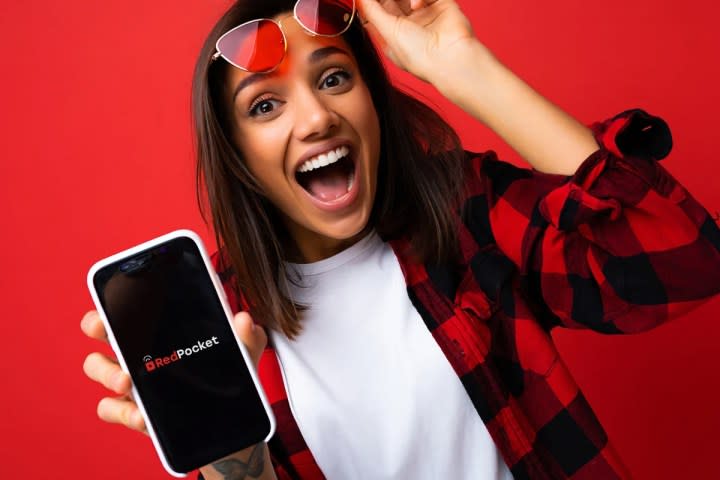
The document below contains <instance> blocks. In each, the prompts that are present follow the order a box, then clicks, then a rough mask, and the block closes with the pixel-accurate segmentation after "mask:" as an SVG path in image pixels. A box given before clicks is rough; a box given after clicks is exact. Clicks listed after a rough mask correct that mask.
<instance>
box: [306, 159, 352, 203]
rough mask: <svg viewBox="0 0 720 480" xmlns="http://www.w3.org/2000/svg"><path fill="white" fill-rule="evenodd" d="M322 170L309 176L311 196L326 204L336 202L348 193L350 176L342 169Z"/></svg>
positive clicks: (326, 168)
mask: <svg viewBox="0 0 720 480" xmlns="http://www.w3.org/2000/svg"><path fill="white" fill-rule="evenodd" d="M333 167H334V165H333V166H329V167H324V168H320V169H318V170H316V171H314V172H312V173H311V174H310V175H309V178H308V182H307V185H306V188H307V191H308V192H310V194H311V195H312V196H313V197H315V198H317V199H320V200H322V201H324V202H330V201H333V200H336V199H338V198H340V197H342V196H343V195H345V194H346V193H347V187H348V176H347V172H345V170H344V169H341V168H337V167H335V168H333Z"/></svg>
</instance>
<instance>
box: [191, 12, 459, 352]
mask: <svg viewBox="0 0 720 480" xmlns="http://www.w3.org/2000/svg"><path fill="white" fill-rule="evenodd" d="M293 5H294V0H263V1H262V2H259V1H250V0H240V1H238V2H236V3H235V4H233V5H232V6H231V7H230V8H229V10H228V11H227V12H226V13H225V14H224V15H223V16H222V17H221V18H220V20H219V21H218V22H217V24H216V25H215V27H214V28H213V29H212V31H211V32H210V34H209V36H208V38H207V39H206V41H205V44H204V45H203V47H202V50H201V51H200V56H199V59H198V61H197V64H196V67H195V74H194V78H193V87H192V113H193V124H194V130H195V142H196V148H197V160H198V163H197V178H196V181H197V185H196V187H197V195H198V202H199V204H200V210H201V212H202V214H203V218H206V216H205V208H204V207H203V205H204V202H203V200H205V199H206V200H207V202H208V203H209V206H210V211H211V214H212V220H213V226H214V230H215V238H216V240H217V243H218V248H219V249H220V265H221V268H229V269H231V270H232V272H233V274H234V275H233V278H234V283H233V284H232V288H233V289H235V290H236V292H235V293H236V294H237V295H238V298H244V299H245V300H246V302H247V304H248V305H249V306H250V311H251V314H252V316H253V318H254V320H255V321H256V322H257V323H259V324H261V325H263V326H266V327H269V328H274V329H277V330H281V331H282V332H283V333H285V334H286V335H287V336H288V337H291V338H292V337H294V336H295V335H297V334H298V333H299V332H300V330H301V326H300V315H301V314H300V312H302V311H303V310H304V308H303V306H302V305H298V304H295V303H294V302H293V301H292V300H291V299H290V298H288V297H287V295H286V294H285V293H284V289H282V288H281V287H280V285H281V282H285V281H286V279H285V278H282V277H283V276H284V273H283V272H284V271H285V269H283V268H281V267H282V262H283V261H284V260H285V259H286V256H285V252H284V251H283V247H282V246H283V244H287V239H288V237H287V236H288V233H287V231H286V229H285V228H284V226H283V223H282V221H280V215H279V212H278V211H277V210H276V208H275V207H274V206H273V205H272V204H271V203H270V202H269V201H268V200H267V198H266V197H265V196H264V195H263V192H262V189H261V188H260V187H259V185H258V183H257V182H256V181H255V180H254V178H253V175H252V174H251V172H250V171H249V170H248V168H247V166H246V165H245V162H244V161H243V156H242V152H240V151H238V149H237V148H236V147H235V145H234V144H233V142H232V141H231V138H232V136H231V130H230V121H229V115H230V112H229V105H225V104H224V102H223V95H222V92H223V85H224V82H225V81H226V80H225V79H226V75H227V69H228V68H234V67H232V66H230V65H229V64H228V63H227V62H225V61H224V60H219V61H215V62H212V61H211V57H212V55H213V53H215V42H216V41H217V39H218V37H220V35H222V34H223V33H225V32H226V31H228V30H230V29H231V28H233V27H235V26H237V25H239V24H241V23H244V22H246V21H248V20H251V19H254V18H272V17H274V16H275V15H278V14H280V13H282V12H286V11H290V10H291V9H292V7H293ZM343 38H344V40H345V41H346V42H347V44H348V45H349V47H350V48H351V50H352V52H353V55H354V56H355V58H356V61H357V63H358V66H359V69H360V73H361V75H362V78H363V80H364V81H365V83H366V84H367V86H368V89H369V91H370V93H371V96H372V101H373V103H374V106H375V110H376V111H377V114H378V118H379V122H380V130H381V148H380V160H379V166H378V183H377V193H376V197H375V203H374V205H373V209H372V212H371V214H370V219H369V225H370V226H373V227H374V228H375V230H376V231H377V232H378V234H379V235H380V237H381V238H383V239H384V240H389V239H393V238H399V237H404V238H407V239H408V240H410V244H411V246H412V253H413V254H414V255H415V256H416V257H417V259H418V261H422V262H426V263H431V264H439V263H442V262H448V261H452V260H454V259H455V258H456V256H457V247H456V244H457V241H456V236H457V233H456V228H457V227H456V225H455V221H456V216H455V215H453V214H452V211H453V210H454V209H455V207H456V200H457V198H458V194H459V193H460V189H461V188H462V178H463V164H464V162H463V161H462V160H463V158H464V152H463V150H462V147H461V145H460V141H459V139H458V137H457V134H456V133H455V132H454V130H453V129H452V128H451V127H450V126H449V125H448V124H447V123H446V122H445V121H444V120H443V119H442V118H441V117H440V116H439V115H438V114H437V113H435V112H434V111H433V110H432V109H431V108H429V107H428V106H427V105H425V104H424V103H422V102H420V101H419V100H417V99H416V98H413V97H412V96H410V95H408V94H406V93H404V92H402V91H401V90H399V89H398V88H397V87H395V86H394V85H392V83H391V82H390V79H389V77H388V75H387V72H386V71H385V68H384V67H383V65H382V62H381V60H380V57H379V55H378V53H377V51H376V50H375V47H374V45H373V43H372V42H371V41H370V39H369V38H368V36H367V34H366V32H365V29H364V28H363V27H362V26H361V25H360V22H359V21H357V20H356V21H354V22H353V24H352V25H351V27H350V29H348V31H347V32H345V33H344V34H343ZM206 221H207V219H206Z"/></svg>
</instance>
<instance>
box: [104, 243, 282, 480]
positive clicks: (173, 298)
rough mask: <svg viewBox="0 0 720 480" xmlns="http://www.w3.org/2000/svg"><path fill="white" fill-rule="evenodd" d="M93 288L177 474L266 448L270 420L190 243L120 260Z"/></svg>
mask: <svg viewBox="0 0 720 480" xmlns="http://www.w3.org/2000/svg"><path fill="white" fill-rule="evenodd" d="M93 283H94V286H95V289H96V291H97V293H98V297H99V299H100V302H101V304H102V306H103V309H104V310H105V314H106V317H107V319H108V322H109V323H110V326H111V328H112V331H113V334H114V336H115V341H116V343H117V345H118V347H119V348H120V351H121V352H122V355H123V358H124V359H125V363H126V364H127V367H128V369H129V371H130V376H131V377H132V380H133V382H134V384H135V387H136V389H137V391H138V393H139V395H140V398H141V400H142V402H143V405H144V407H145V411H146V412H147V415H148V417H149V418H150V421H151V423H152V425H153V427H154V429H155V433H156V436H157V439H158V442H159V444H160V446H161V448H162V450H163V452H164V453H165V457H166V459H167V462H168V464H169V466H170V467H171V468H172V469H173V470H175V471H176V472H181V473H186V472H189V471H191V470H194V469H196V468H199V467H201V466H203V465H207V464H208V463H210V462H212V461H214V460H217V459H219V458H221V457H224V456H226V455H229V454H231V453H234V452H236V451H239V450H242V449H243V448H247V447H249V446H251V445H254V444H256V443H258V442H260V441H262V440H263V439H265V437H266V436H267V435H268V434H269V432H270V419H269V418H268V416H267V414H266V412H265V409H264V407H263V404H262V401H261V399H260V397H259V395H258V393H257V391H256V389H255V385H254V383H253V380H252V377H251V375H250V373H249V371H248V369H247V366H246V364H245V362H244V360H243V357H242V353H241V352H240V349H239V347H238V345H237V343H236V341H235V338H234V337H233V332H232V330H231V327H230V325H229V324H228V321H227V317H226V315H225V313H224V311H223V308H222V304H221V303H220V300H219V299H218V297H217V293H216V291H215V288H214V287H213V284H212V281H211V279H210V277H209V275H208V273H207V270H206V268H205V264H204V263H203V259H202V257H201V255H200V252H199V250H198V248H197V246H196V244H195V242H194V241H192V240H191V239H189V238H187V237H178V238H175V239H172V240H170V241H168V242H166V243H163V244H161V245H158V246H155V247H153V248H151V249H148V250H146V251H143V252H140V253H138V254H136V255H133V256H132V257H127V258H124V259H123V260H122V261H118V262H116V263H114V264H111V265H108V266H106V267H104V268H102V269H100V270H99V271H98V272H97V273H96V274H95V276H94V278H93Z"/></svg>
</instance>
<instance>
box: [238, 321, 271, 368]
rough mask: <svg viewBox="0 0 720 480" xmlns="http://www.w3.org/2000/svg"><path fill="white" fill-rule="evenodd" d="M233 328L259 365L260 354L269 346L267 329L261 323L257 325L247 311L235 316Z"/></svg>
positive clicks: (255, 362) (254, 361)
mask: <svg viewBox="0 0 720 480" xmlns="http://www.w3.org/2000/svg"><path fill="white" fill-rule="evenodd" d="M233 328H234V329H235V332H236V333H237V335H238V337H240V341H241V342H243V344H244V345H245V347H246V348H247V349H248V352H249V353H250V356H251V357H252V359H253V363H254V364H255V366H256V367H257V365H258V363H259V362H260V356H261V355H262V352H263V350H265V347H266V346H267V335H266V334H265V330H264V329H263V328H262V327H260V326H259V325H255V323H254V322H253V320H252V318H251V317H250V314H248V313H247V312H240V313H238V314H236V315H235V317H233Z"/></svg>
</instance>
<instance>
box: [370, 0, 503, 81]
mask: <svg viewBox="0 0 720 480" xmlns="http://www.w3.org/2000/svg"><path fill="white" fill-rule="evenodd" d="M357 5H358V9H359V11H360V16H361V21H362V22H363V25H365V27H366V28H367V29H368V30H369V32H370V34H371V36H372V37H373V38H375V39H376V40H377V41H378V43H380V45H381V46H382V47H383V49H384V51H385V54H386V55H387V56H388V57H390V59H391V60H392V61H393V62H394V63H395V64H396V65H397V66H398V67H400V68H402V69H404V70H407V71H408V72H410V73H412V74H413V75H415V76H417V77H419V78H421V79H423V80H425V81H431V78H432V76H433V73H434V72H436V71H437V70H438V69H442V68H443V65H444V64H445V63H446V62H447V60H448V59H449V58H452V57H453V56H456V53H455V52H457V51H460V50H462V49H464V48H466V47H467V45H468V44H477V43H479V42H478V41H477V39H476V38H475V35H474V33H473V31H472V27H471V25H470V22H469V21H468V19H467V17H465V15H464V14H463V13H462V11H460V7H458V5H457V3H455V2H454V1H453V0H357ZM487 53H488V55H489V52H487Z"/></svg>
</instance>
